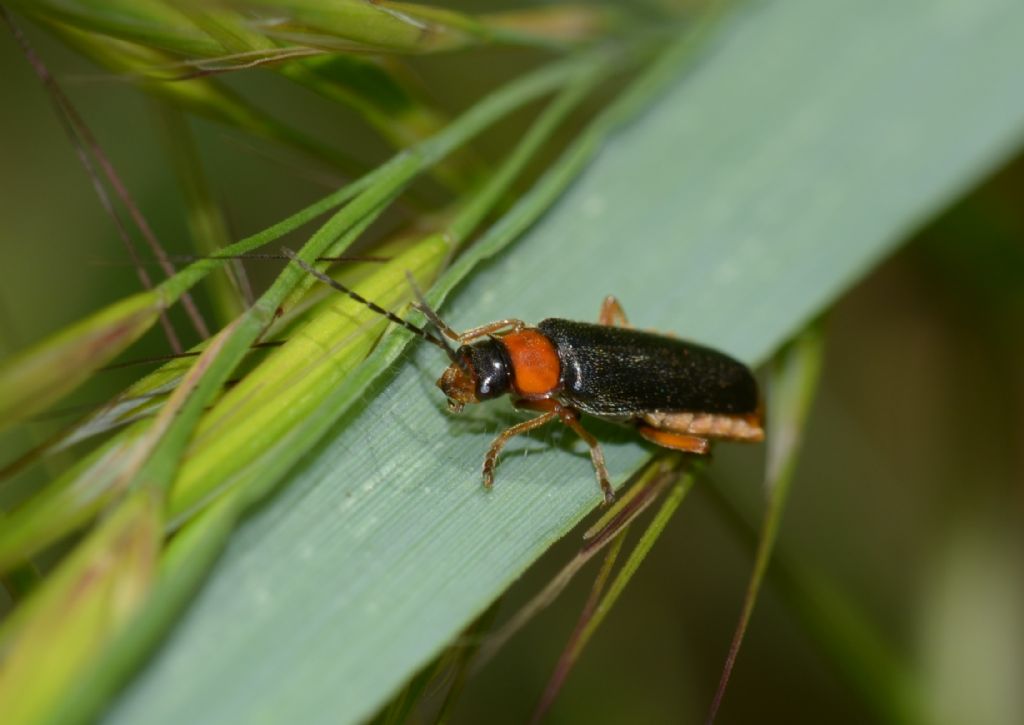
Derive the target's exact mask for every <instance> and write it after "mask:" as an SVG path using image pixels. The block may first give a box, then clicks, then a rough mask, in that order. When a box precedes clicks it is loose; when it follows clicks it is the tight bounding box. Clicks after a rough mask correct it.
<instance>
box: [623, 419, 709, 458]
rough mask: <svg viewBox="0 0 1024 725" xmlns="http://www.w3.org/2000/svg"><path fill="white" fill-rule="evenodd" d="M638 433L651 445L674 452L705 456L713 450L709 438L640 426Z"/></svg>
mask: <svg viewBox="0 0 1024 725" xmlns="http://www.w3.org/2000/svg"><path fill="white" fill-rule="evenodd" d="M637 431H639V433H640V435H642V436H643V437H644V438H646V439H647V440H649V441H650V442H651V443H654V444H656V445H659V446H661V447H662V448H671V449H672V450H674V451H683V452H685V453H696V454H697V455H699V456H703V455H707V453H708V451H709V450H710V448H711V441H709V440H708V439H707V438H701V437H700V436H695V435H690V434H688V433H676V432H675V431H670V430H661V429H659V428H653V427H651V426H649V425H639V426H637Z"/></svg>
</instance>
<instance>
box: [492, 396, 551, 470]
mask: <svg viewBox="0 0 1024 725" xmlns="http://www.w3.org/2000/svg"><path fill="white" fill-rule="evenodd" d="M556 418H558V412H557V411H554V410H552V411H549V412H547V413H544V414H543V415H538V416H537V417H536V418H531V419H530V420H525V421H523V422H522V423H519V424H517V425H514V426H512V427H511V428H507V429H505V430H503V431H502V432H501V433H499V434H498V437H497V438H495V439H494V442H492V443H491V447H490V448H489V449H488V450H487V455H486V456H485V457H484V487H485V488H490V487H491V486H493V485H494V464H495V463H496V462H497V460H498V454H499V453H501V449H502V448H504V447H505V444H506V443H508V442H509V440H510V439H512V438H515V437H516V436H517V435H520V434H521V433H529V432H530V431H531V430H533V429H534V428H540V427H541V426H542V425H546V424H547V423H550V422H551V421H553V420H555V419H556Z"/></svg>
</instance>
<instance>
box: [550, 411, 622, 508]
mask: <svg viewBox="0 0 1024 725" xmlns="http://www.w3.org/2000/svg"><path fill="white" fill-rule="evenodd" d="M556 411H557V413H558V415H559V417H561V419H562V422H563V423H565V424H566V425H567V426H569V427H570V428H571V429H572V431H573V433H575V434H576V435H578V436H579V437H580V438H582V439H583V442H584V443H586V444H587V445H588V446H589V447H590V460H591V461H592V462H593V464H594V473H596V474H597V482H598V484H600V486H601V493H603V494H604V502H605V503H606V504H607V503H611V502H612V501H614V500H615V491H614V490H612V483H611V481H610V480H609V478H608V468H607V467H606V466H605V465H604V451H603V450H602V449H601V444H600V443H598V442H597V439H596V438H594V436H592V435H591V434H590V433H589V432H588V431H587V429H586V428H584V427H583V426H582V425H580V418H579V415H580V414H579V413H577V412H576V411H575V410H573V409H572V408H565V407H562V406H559V407H558V408H557V409H556Z"/></svg>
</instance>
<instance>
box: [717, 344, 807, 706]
mask: <svg viewBox="0 0 1024 725" xmlns="http://www.w3.org/2000/svg"><path fill="white" fill-rule="evenodd" d="M823 355H824V339H823V334H822V332H821V329H820V328H819V327H818V326H811V327H809V328H808V329H807V330H805V331H804V332H803V333H801V334H800V335H798V336H797V337H796V339H795V340H794V341H793V342H792V343H791V344H790V345H789V346H788V347H787V348H785V349H784V350H783V351H782V353H780V354H779V356H778V358H777V360H776V362H775V364H774V365H773V366H772V376H771V380H770V382H769V399H768V426H767V435H768V441H769V442H768V459H767V471H766V474H765V492H766V495H767V506H766V508H765V512H764V520H763V521H762V524H761V535H760V538H759V540H758V544H757V551H756V552H755V555H754V567H753V571H752V572H751V574H750V581H749V582H748V584H747V591H746V593H745V594H744V597H743V608H742V610H741V611H740V616H739V620H738V621H737V623H736V631H735V633H734V634H733V638H732V642H731V643H730V645H729V653H728V655H727V656H726V660H725V664H724V665H723V667H722V675H721V679H720V680H719V683H718V688H717V690H716V691H715V696H714V699H713V700H712V702H711V708H710V711H709V712H708V717H707V722H708V724H709V725H710V724H711V723H713V722H714V721H715V718H716V717H717V715H718V709H719V707H720V706H721V704H722V698H723V697H724V696H725V688H726V687H727V686H728V684H729V677H730V676H731V674H732V669H733V666H734V665H735V664H736V657H737V655H738V654H739V650H740V647H741V646H742V644H743V636H744V634H746V631H747V626H748V625H749V624H750V617H751V615H753V613H754V605H755V604H756V603H757V596H758V594H759V593H760V591H761V583H762V582H763V581H764V576H765V571H766V570H767V568H768V562H769V560H770V559H771V555H772V551H773V549H774V548H775V540H776V538H777V537H778V533H779V527H780V525H781V523H782V513H783V511H784V510H785V506H786V500H787V498H788V495H789V488H790V485H791V483H792V481H793V473H794V471H795V470H796V465H797V460H798V456H799V453H800V443H801V441H802V439H803V431H804V428H805V427H806V425H807V418H808V416H809V414H810V411H811V403H812V402H813V401H814V394H815V392H816V391H817V387H818V380H819V378H820V377H821V365H822V358H823Z"/></svg>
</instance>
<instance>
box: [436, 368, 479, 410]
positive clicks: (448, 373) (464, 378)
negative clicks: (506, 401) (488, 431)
mask: <svg viewBox="0 0 1024 725" xmlns="http://www.w3.org/2000/svg"><path fill="white" fill-rule="evenodd" d="M437 387H439V388H441V392H443V393H444V394H445V397H447V398H448V410H450V411H451V412H453V413H458V412H460V411H461V410H462V409H463V407H465V406H466V404H467V403H478V402H480V401H479V400H478V399H477V397H476V376H475V375H474V374H473V368H472V367H471V366H470V365H469V364H468V363H464V364H462V365H460V364H459V363H457V362H453V363H452V364H451V365H449V366H448V367H447V369H445V371H444V373H443V374H442V375H441V377H440V378H438V379H437Z"/></svg>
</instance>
